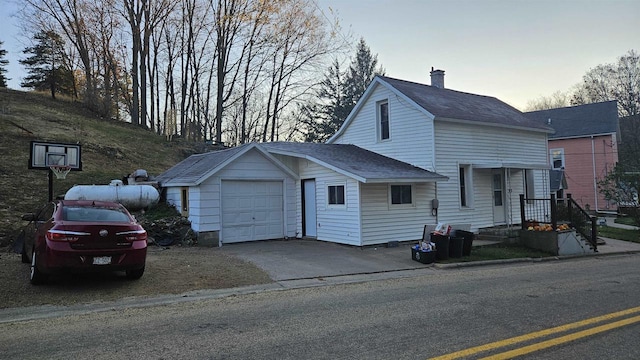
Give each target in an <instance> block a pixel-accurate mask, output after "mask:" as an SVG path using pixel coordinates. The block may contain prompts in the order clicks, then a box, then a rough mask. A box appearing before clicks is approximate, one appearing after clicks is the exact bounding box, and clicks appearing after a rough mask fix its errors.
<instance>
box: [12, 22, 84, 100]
mask: <svg viewBox="0 0 640 360" xmlns="http://www.w3.org/2000/svg"><path fill="white" fill-rule="evenodd" d="M33 38H34V40H36V44H35V45H34V46H31V47H27V48H25V49H24V50H23V53H25V54H31V56H29V57H28V58H26V59H24V60H20V64H22V65H24V66H25V67H26V68H27V72H28V74H29V75H28V76H27V77H26V78H24V80H23V81H22V83H20V86H22V87H25V88H32V89H35V90H40V91H44V90H47V89H48V90H50V91H51V97H52V98H53V99H55V98H56V93H61V94H72V93H73V82H74V78H73V72H72V70H71V69H70V68H69V67H68V66H67V65H66V63H67V62H66V61H65V58H66V55H65V52H64V41H63V40H62V38H61V37H60V35H58V34H56V33H55V32H54V31H41V32H38V33H37V34H35V35H34V37H33Z"/></svg>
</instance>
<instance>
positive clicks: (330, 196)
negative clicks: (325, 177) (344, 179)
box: [327, 185, 345, 206]
mask: <svg viewBox="0 0 640 360" xmlns="http://www.w3.org/2000/svg"><path fill="white" fill-rule="evenodd" d="M327 203H328V204H329V205H334V206H344V205H345V197H344V185H329V186H327Z"/></svg>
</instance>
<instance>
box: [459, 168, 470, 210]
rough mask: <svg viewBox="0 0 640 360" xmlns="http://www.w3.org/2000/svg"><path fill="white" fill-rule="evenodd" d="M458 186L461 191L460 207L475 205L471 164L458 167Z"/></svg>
mask: <svg viewBox="0 0 640 360" xmlns="http://www.w3.org/2000/svg"><path fill="white" fill-rule="evenodd" d="M458 186H459V187H460V188H459V191H460V207H463V208H466V207H472V206H473V177H472V176H471V165H460V167H459V168H458Z"/></svg>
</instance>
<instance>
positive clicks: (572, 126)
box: [524, 100, 619, 140]
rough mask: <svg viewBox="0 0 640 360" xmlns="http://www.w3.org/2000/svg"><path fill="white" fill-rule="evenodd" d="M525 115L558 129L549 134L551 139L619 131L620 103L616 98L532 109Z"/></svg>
mask: <svg viewBox="0 0 640 360" xmlns="http://www.w3.org/2000/svg"><path fill="white" fill-rule="evenodd" d="M524 115H525V116H526V117H528V118H529V119H531V120H534V121H537V122H538V123H541V124H549V126H551V127H552V128H553V129H554V130H555V131H556V132H555V133H554V134H552V135H549V139H550V140H551V139H560V138H574V137H583V136H591V135H605V134H614V133H618V132H619V125H618V105H617V103H616V101H615V100H614V101H606V102H599V103H593V104H587V105H577V106H569V107H563V108H557V109H549V110H539V111H531V112H527V113H525V114H524Z"/></svg>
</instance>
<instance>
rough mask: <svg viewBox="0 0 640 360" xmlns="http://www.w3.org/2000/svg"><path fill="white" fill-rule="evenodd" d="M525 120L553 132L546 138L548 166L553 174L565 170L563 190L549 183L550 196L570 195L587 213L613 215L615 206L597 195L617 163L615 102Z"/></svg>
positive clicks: (544, 113)
mask: <svg viewBox="0 0 640 360" xmlns="http://www.w3.org/2000/svg"><path fill="white" fill-rule="evenodd" d="M525 116H527V117H528V118H530V119H534V120H537V121H539V122H543V123H544V124H546V125H549V126H551V127H552V128H553V129H554V130H555V131H556V132H555V133H554V134H551V135H549V164H550V165H551V169H552V170H561V171H562V170H564V180H566V182H565V185H566V187H563V186H560V188H558V187H557V184H558V182H557V181H556V186H554V185H553V181H552V182H551V184H552V185H551V188H550V192H552V193H556V195H558V196H559V197H563V196H564V195H566V194H567V193H569V194H571V196H572V197H573V198H574V200H576V202H577V203H578V204H580V206H582V208H584V209H586V210H591V211H596V212H610V211H616V210H617V205H616V204H615V203H613V202H611V201H607V200H606V199H605V198H604V197H603V196H602V194H600V192H599V191H598V181H599V180H601V179H602V178H604V177H605V176H606V174H607V173H608V172H609V171H611V170H613V168H614V166H615V164H616V163H617V162H618V142H619V141H620V135H619V134H620V127H619V124H618V109H617V104H616V102H615V101H607V102H601V103H594V104H588V105H579V106H571V107H565V108H558V109H551V110H541V111H533V112H528V113H525ZM552 173H553V171H552ZM557 173H559V172H557V171H556V174H557ZM554 187H555V188H554Z"/></svg>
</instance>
